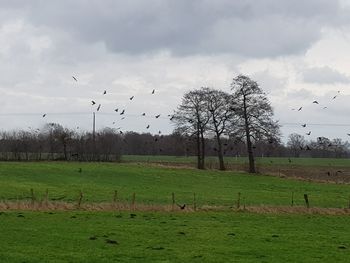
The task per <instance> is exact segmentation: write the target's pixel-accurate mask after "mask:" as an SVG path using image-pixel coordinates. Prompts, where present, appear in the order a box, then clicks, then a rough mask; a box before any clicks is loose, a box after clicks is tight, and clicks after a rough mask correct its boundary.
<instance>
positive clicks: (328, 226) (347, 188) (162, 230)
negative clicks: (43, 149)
mask: <svg viewBox="0 0 350 263" xmlns="http://www.w3.org/2000/svg"><path fill="white" fill-rule="evenodd" d="M328 161H329V160H328ZM346 161H347V160H342V162H343V165H344V167H346V166H345V165H346ZM277 162H278V161H276V160H274V161H273V162H272V164H274V163H277ZM268 163H269V164H271V162H268ZM272 164H271V165H272ZM300 165H301V166H302V165H303V164H300ZM338 165H340V164H338ZM303 167H304V166H303ZM305 169H308V167H306V166H305ZM0 182H1V184H0V199H1V201H0V204H2V206H1V205H0V233H1V236H0V262H349V260H350V254H349V249H350V242H349V240H350V232H349V231H348V225H349V223H350V217H349V213H347V212H346V211H348V209H347V208H348V206H349V193H350V185H347V184H334V183H332V184H328V183H317V182H306V181H301V180H293V179H287V178H280V177H276V176H269V175H262V174H257V175H251V174H247V173H244V172H237V171H224V172H222V171H217V170H210V169H208V170H203V171H200V170H197V169H193V168H189V167H182V166H180V167H177V166H171V165H170V166H165V165H163V164H159V163H157V162H143V161H140V160H138V161H137V162H135V161H134V162H131V161H129V162H124V163H78V162H68V163H67V162H1V163H0ZM31 189H33V193H34V195H35V203H40V202H41V201H42V200H43V199H44V197H45V193H46V191H48V202H49V203H55V202H63V203H67V204H76V203H77V201H78V200H79V193H80V192H82V193H83V198H82V204H83V205H82V207H80V208H78V207H76V206H73V208H69V209H59V210H54V209H50V207H45V206H43V207H38V206H33V209H32V208H31V207H30V206H29V209H28V207H27V209H21V207H20V206H19V207H17V208H16V207H9V206H7V205H8V204H9V203H21V202H27V203H28V204H30V203H31V198H32V196H31ZM115 191H117V193H118V198H117V202H118V203H123V204H126V206H124V207H123V209H119V207H113V209H108V210H105V211H92V210H91V209H86V208H85V207H84V205H89V204H103V203H112V202H113V198H114V197H115V195H114V194H115ZM134 193H135V197H136V198H135V200H136V204H138V205H144V206H154V207H157V206H170V205H171V203H172V193H174V194H175V199H176V203H178V204H186V205H187V206H186V208H185V209H184V210H180V209H176V210H175V211H163V210H161V209H155V210H154V211H145V210H142V209H137V208H136V209H135V210H133V209H132V207H131V206H129V205H130V203H131V199H132V196H133V194H134ZM194 193H195V194H196V206H197V210H196V211H193V209H192V208H193V202H194V199H193V196H194V195H193V194H194ZM238 193H241V200H240V202H241V206H242V207H243V206H246V208H247V209H246V210H244V209H241V210H238V211H237V210H236V204H237V196H238ZM305 193H307V194H308V196H309V200H310V206H311V208H310V212H302V213H289V212H287V213H281V212H269V213H266V212H259V211H258V212H249V211H251V210H249V208H250V207H266V206H271V207H277V208H278V207H291V200H292V195H293V205H294V207H295V208H298V207H305V202H304V197H303V196H304V194H305ZM4 205H5V206H4ZM6 206H7V208H6ZM208 207H209V208H211V207H212V208H218V207H219V208H220V209H208ZM317 207H318V208H322V209H326V208H338V209H339V210H340V211H345V212H346V213H345V214H344V215H339V214H338V215H335V214H333V215H325V214H323V215H321V214H313V212H312V211H313V210H312V209H313V208H317Z"/></svg>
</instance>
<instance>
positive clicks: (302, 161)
mask: <svg viewBox="0 0 350 263" xmlns="http://www.w3.org/2000/svg"><path fill="white" fill-rule="evenodd" d="M289 159H290V160H291V162H289ZM122 160H123V161H124V162H150V163H152V162H158V163H180V164H193V165H194V164H195V163H196V157H195V156H189V157H184V156H164V155H123V157H122ZM217 162H218V160H217V157H214V156H209V157H206V163H207V164H210V163H217ZM225 162H226V163H227V164H233V165H235V164H238V165H241V164H247V163H248V158H246V157H225ZM256 163H257V164H258V165H269V166H276V165H284V166H292V165H297V166H309V167H333V166H334V167H350V159H340V158H339V159H336V158H284V157H280V158H279V157H257V158H256Z"/></svg>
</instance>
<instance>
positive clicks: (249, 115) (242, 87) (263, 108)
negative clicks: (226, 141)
mask: <svg viewBox="0 0 350 263" xmlns="http://www.w3.org/2000/svg"><path fill="white" fill-rule="evenodd" d="M231 90H232V91H233V97H234V104H233V105H232V107H231V109H232V110H233V111H234V112H235V113H236V114H237V116H238V123H237V126H238V128H239V129H238V133H242V134H244V135H245V138H246V141H247V152H248V158H249V172H250V173H255V172H256V171H255V163H254V154H253V142H256V141H259V140H268V141H275V140H278V138H279V136H280V130H279V127H280V125H279V124H278V122H276V121H273V119H272V117H273V109H272V107H271V105H270V103H269V101H268V99H267V97H266V94H265V93H264V92H263V90H262V89H261V88H260V87H259V85H258V83H257V82H255V81H253V80H251V79H250V78H249V77H247V76H244V75H239V76H237V77H236V78H234V79H233V81H232V83H231Z"/></svg>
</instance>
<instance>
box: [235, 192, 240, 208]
mask: <svg viewBox="0 0 350 263" xmlns="http://www.w3.org/2000/svg"><path fill="white" fill-rule="evenodd" d="M236 205H237V206H236V208H237V209H239V208H240V206H241V193H240V192H239V193H238V197H237V204H236Z"/></svg>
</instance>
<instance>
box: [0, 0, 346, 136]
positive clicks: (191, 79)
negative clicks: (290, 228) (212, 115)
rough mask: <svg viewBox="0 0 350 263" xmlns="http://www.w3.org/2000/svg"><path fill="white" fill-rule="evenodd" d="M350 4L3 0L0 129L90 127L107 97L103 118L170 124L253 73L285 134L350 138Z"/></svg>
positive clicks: (110, 123)
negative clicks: (192, 100) (190, 106)
mask: <svg viewBox="0 0 350 263" xmlns="http://www.w3.org/2000/svg"><path fill="white" fill-rule="evenodd" d="M349 13H350V0H349V1H346V0H344V1H340V0H339V1H337V0H308V1H304V0H294V1H290V0H261V1H254V0H240V1H238V0H237V1H235V0H216V1H211V0H191V1H188V0H177V1H171V0H128V1H121V0H70V1H69V0H59V1H56V0H52V1H47V0H31V1H26V0H0V72H1V73H0V91H1V96H0V130H11V129H25V130H29V129H31V128H32V129H33V128H40V127H42V126H43V125H44V124H45V123H48V122H56V123H60V124H62V125H63V126H65V127H69V128H74V129H75V128H77V127H79V129H80V130H90V129H91V127H92V112H94V111H96V105H98V104H102V106H101V109H100V111H99V112H97V113H96V125H97V128H99V129H101V128H104V127H112V128H116V129H117V128H120V129H121V130H123V131H131V130H133V131H137V132H151V133H158V131H159V130H160V131H161V132H162V133H163V134H168V133H171V132H172V130H173V128H174V127H173V125H172V123H171V122H170V121H169V118H168V117H167V115H168V114H172V113H173V111H174V109H176V107H177V106H178V105H179V104H180V103H181V98H182V96H183V94H184V93H185V92H187V91H190V90H193V89H197V88H200V87H203V86H208V87H212V88H217V89H221V90H224V91H227V92H230V84H231V82H232V79H233V78H234V77H236V76H237V75H238V74H245V75H248V76H249V77H251V78H252V79H253V80H256V81H257V82H258V83H259V84H260V86H261V88H262V89H263V90H264V91H265V92H266V93H267V96H268V98H269V100H270V102H271V104H272V106H273V108H274V112H275V116H274V119H276V120H279V122H280V124H281V125H282V127H281V131H282V135H283V138H282V140H283V141H286V140H287V137H288V135H289V134H290V133H294V132H295V133H299V134H302V135H304V136H305V137H306V138H307V139H315V138H316V137H318V136H325V137H328V138H342V139H343V140H348V139H349V136H348V135H347V133H350V119H349V115H350V114H349V113H350V104H349V101H350V89H349V85H350V49H349V44H350V16H349V15H348V14H349ZM72 76H74V77H75V78H76V79H77V81H75V80H74V79H73V78H72ZM153 89H155V93H154V94H152V91H153ZM104 90H106V92H107V94H105V95H103V92H104ZM131 96H134V98H133V99H132V100H130V97H131ZM334 96H336V97H335V99H333V98H334ZM91 100H94V101H96V105H94V106H92V105H91ZM314 100H317V101H318V102H319V104H315V103H312V102H313V101H314ZM300 107H302V110H301V111H297V109H299V108H300ZM324 107H327V108H324ZM116 108H118V109H119V112H120V110H122V109H125V115H124V117H125V119H122V117H123V116H121V115H119V112H118V113H116V112H115V111H114V110H115V109H116ZM293 109H294V110H293ZM295 109H296V110H295ZM142 113H146V116H144V117H143V116H141V114H142ZM43 114H46V116H45V117H42V116H43ZM158 114H161V116H160V117H159V118H158V119H156V118H155V115H158ZM304 123H305V124H307V126H306V128H303V127H302V126H301V125H302V124H304ZM148 125H150V128H149V129H146V127H147V126H148ZM309 131H311V135H309V136H308V135H306V133H308V132H309Z"/></svg>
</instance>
